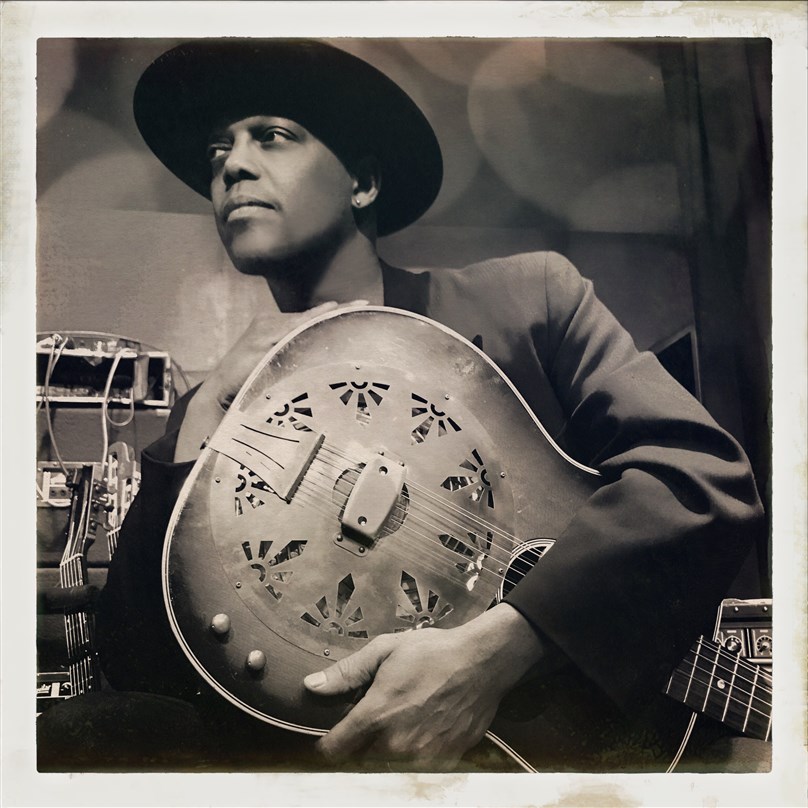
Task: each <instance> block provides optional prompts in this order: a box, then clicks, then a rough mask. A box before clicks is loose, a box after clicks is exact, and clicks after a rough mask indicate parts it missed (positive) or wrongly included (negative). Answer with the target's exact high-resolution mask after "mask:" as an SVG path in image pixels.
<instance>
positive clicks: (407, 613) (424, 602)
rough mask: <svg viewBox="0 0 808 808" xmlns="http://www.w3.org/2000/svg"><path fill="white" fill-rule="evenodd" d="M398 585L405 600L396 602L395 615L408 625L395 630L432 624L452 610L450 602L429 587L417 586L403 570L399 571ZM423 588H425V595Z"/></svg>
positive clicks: (412, 577) (408, 629)
mask: <svg viewBox="0 0 808 808" xmlns="http://www.w3.org/2000/svg"><path fill="white" fill-rule="evenodd" d="M400 586H401V591H402V592H403V593H404V595H405V596H406V600H405V601H403V602H402V601H399V603H397V604H396V617H397V618H398V619H399V620H403V621H404V622H405V623H407V624H408V625H406V626H401V627H399V628H397V629H396V632H402V631H410V630H411V629H414V628H425V627H426V626H433V625H435V624H437V623H439V622H440V621H441V620H443V618H444V617H446V616H447V615H449V614H451V613H452V611H454V607H453V606H452V604H451V603H447V602H446V601H443V600H442V599H441V596H440V595H439V594H438V593H437V592H434V591H433V590H432V589H430V588H429V587H423V588H422V587H419V585H418V582H417V581H416V579H415V577H414V576H413V575H411V574H410V573H408V572H406V571H404V570H402V572H401V584H400ZM423 589H426V593H425V596H424V594H422V592H423Z"/></svg>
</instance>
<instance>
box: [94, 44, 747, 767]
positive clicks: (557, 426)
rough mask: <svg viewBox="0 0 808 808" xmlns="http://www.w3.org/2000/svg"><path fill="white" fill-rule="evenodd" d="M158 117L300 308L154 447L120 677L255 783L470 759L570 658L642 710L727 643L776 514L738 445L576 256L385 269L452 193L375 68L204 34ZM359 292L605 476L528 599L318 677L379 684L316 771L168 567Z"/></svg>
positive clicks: (309, 48) (422, 126)
mask: <svg viewBox="0 0 808 808" xmlns="http://www.w3.org/2000/svg"><path fill="white" fill-rule="evenodd" d="M135 115H136V119H137V122H138V126H139V128H140V130H141V132H142V134H143V136H144V138H145V139H146V142H147V143H148V144H149V146H150V147H151V149H152V150H153V151H154V152H155V154H156V155H157V157H158V158H159V159H160V160H162V161H163V163H165V165H166V166H167V167H168V168H169V169H171V170H172V171H173V172H174V173H175V174H176V175H177V176H178V177H180V179H182V180H183V181H184V182H186V183H187V184H188V185H190V186H191V187H192V188H194V189H195V190H197V191H198V192H200V193H202V194H203V195H205V196H208V197H209V198H210V199H211V202H212V205H213V211H214V216H215V219H216V224H217V228H218V231H219V234H220V236H221V239H222V241H223V243H224V245H225V247H226V249H227V252H228V254H229V256H230V258H231V260H232V262H233V264H234V265H235V267H236V268H237V269H238V270H239V271H241V272H244V273H248V274H254V275H260V276H262V277H264V278H265V279H266V281H267V283H268V284H269V287H270V289H271V292H272V294H273V295H274V297H275V299H276V301H277V303H278V306H279V308H280V309H281V311H282V312H284V313H287V314H288V318H287V319H286V320H285V321H284V324H283V327H278V325H277V318H276V317H275V318H273V317H272V316H270V315H263V314H259V315H258V316H257V317H256V318H255V320H254V321H253V322H252V323H251V324H250V325H249V327H248V328H247V329H246V331H245V332H244V334H243V336H242V337H241V339H240V340H239V341H238V343H237V344H236V345H235V346H234V347H233V348H232V349H231V350H230V351H229V352H228V353H227V355H226V356H225V357H224V358H223V359H222V361H221V362H220V363H219V364H218V365H217V366H216V368H214V370H213V371H212V372H211V374H210V375H209V377H208V378H207V379H206V380H205V382H204V383H203V384H202V385H201V386H200V387H199V388H198V389H196V390H195V391H194V394H193V395H192V396H190V397H187V398H186V399H184V400H183V401H182V402H181V403H180V404H179V405H178V406H177V407H176V408H175V411H174V412H173V413H172V418H171V420H170V422H169V426H168V431H167V434H166V437H165V438H163V439H161V440H160V441H158V442H157V443H156V444H154V445H152V446H151V447H149V448H148V449H146V450H145V451H144V454H143V467H142V472H143V482H142V489H141V492H140V495H139V497H138V499H137V501H136V503H135V504H134V505H133V507H132V509H131V511H130V513H129V515H128V517H127V520H126V523H125V525H124V529H123V532H122V535H121V537H120V541H119V549H118V551H117V554H116V557H115V559H114V561H113V563H112V566H111V568H110V573H109V579H108V583H107V586H106V589H105V591H104V593H103V596H102V601H101V604H100V611H99V630H100V640H101V653H102V660H103V662H104V665H105V671H106V673H107V676H108V678H109V681H110V682H111V683H112V685H113V686H114V687H116V688H118V689H120V690H126V691H135V692H147V693H156V694H161V695H165V696H172V697H178V698H180V699H186V700H188V701H190V702H191V703H192V704H195V705H196V708H197V710H198V711H199V713H200V714H201V715H202V716H203V718H204V721H205V722H206V724H207V725H208V726H211V725H212V726H216V727H217V730H218V732H219V733H220V735H219V738H220V739H221V738H223V737H226V738H227V739H228V740H227V742H226V743H227V744H231V743H233V744H235V746H234V747H233V748H234V749H235V748H237V752H234V755H230V756H228V755H225V754H224V753H223V752H222V750H221V748H220V749H219V750H218V754H219V759H220V760H226V761H228V764H225V765H229V764H232V758H233V756H235V757H237V758H238V760H239V763H240V764H241V765H244V766H245V767H247V768H249V767H250V766H251V765H252V766H265V765H271V760H272V758H273V757H276V756H278V757H282V758H283V761H282V763H281V765H287V766H292V767H294V766H296V765H298V764H299V765H301V766H314V767H315V768H316V767H318V766H322V765H325V764H326V763H328V762H330V763H332V764H336V765H338V766H349V765H354V763H355V761H358V760H362V759H365V758H368V759H370V760H372V761H374V762H375V763H378V762H379V761H383V762H385V763H389V765H391V766H393V767H396V766H400V767H415V768H435V769H447V768H451V767H452V766H454V765H455V764H456V763H457V761H458V760H459V758H460V756H461V755H462V754H463V753H464V752H465V751H466V750H467V749H468V748H470V747H471V746H473V745H474V744H475V743H476V742H477V741H478V740H479V739H480V738H481V737H482V735H483V733H484V732H485V730H486V729H487V727H488V726H489V724H490V722H491V720H492V718H493V716H494V714H495V712H496V711H497V708H498V706H499V705H500V702H501V700H502V699H503V698H504V697H505V696H506V694H507V693H508V692H509V691H511V690H512V688H513V687H514V686H516V685H517V684H519V683H520V682H524V681H526V680H527V681H528V687H531V686H532V687H533V688H534V689H535V690H538V689H540V688H541V687H542V683H543V682H546V681H548V680H549V678H550V677H551V676H552V675H553V672H554V671H556V670H557V667H558V665H559V663H561V664H563V665H564V666H565V667H568V668H571V669H572V670H573V671H574V672H575V675H576V676H578V677H580V679H581V680H582V681H585V682H586V683H587V684H588V685H589V686H591V688H592V690H593V691H596V692H597V693H599V694H600V696H601V697H602V700H603V702H604V703H611V704H616V705H618V706H619V707H621V708H626V709H630V708H632V707H633V706H636V705H642V704H643V703H644V702H645V701H646V700H647V698H648V695H649V694H650V693H651V692H656V691H658V690H659V689H660V687H661V686H662V685H663V684H664V681H665V679H666V678H667V676H668V675H669V673H670V671H671V669H672V668H673V667H674V666H675V664H676V663H677V662H678V661H679V659H681V657H682V656H683V655H684V653H685V651H686V650H687V648H688V647H689V645H690V644H691V642H692V640H693V639H694V638H695V636H697V635H698V634H699V633H700V632H702V631H705V630H709V626H710V622H711V619H712V615H713V614H714V609H715V606H716V604H717V602H718V601H719V600H720V598H721V597H722V595H723V594H724V592H725V590H726V588H727V586H728V585H729V582H730V581H731V580H732V577H733V574H734V572H735V571H736V570H737V567H738V566H739V564H740V562H741V560H742V559H743V557H744V556H745V554H746V553H747V552H748V549H749V537H750V535H751V531H752V529H753V527H754V524H755V522H756V520H757V519H758V518H759V515H760V503H759V500H758V496H757V493H756V490H755V486H754V482H753V480H752V477H751V473H750V470H749V467H748V463H747V461H746V458H745V457H744V455H743V452H742V451H741V449H740V448H739V447H738V446H737V444H736V443H735V442H734V441H733V439H732V438H731V437H730V436H729V435H727V434H726V433H725V432H723V431H722V430H721V429H720V428H719V427H718V426H717V425H716V424H715V423H714V421H713V420H712V419H711V418H710V416H709V415H708V414H707V413H706V412H705V411H704V410H703V409H702V408H701V407H700V405H699V404H698V403H697V402H696V401H695V400H693V399H692V398H691V397H690V396H689V395H688V394H687V393H685V391H683V390H682V389H681V388H680V387H679V386H678V385H677V384H676V383H675V382H673V380H672V379H670V377H668V376H667V375H666V374H665V372H664V371H663V370H662V369H661V367H660V366H659V365H658V363H657V362H656V360H655V359H654V358H653V357H652V356H650V355H648V354H640V353H638V352H637V351H636V349H635V347H634V345H633V343H632V341H631V339H630V337H629V336H628V335H627V333H626V332H625V331H624V330H623V329H622V328H621V327H620V326H619V325H618V324H617V322H616V321H615V320H614V318H613V317H612V316H611V315H610V314H609V313H608V311H606V309H605V308H604V307H603V306H602V305H601V304H600V302H599V301H598V300H597V299H596V297H595V296H594V293H593V291H592V287H591V284H589V283H588V282H586V281H584V280H583V279H582V278H581V277H580V276H579V275H578V273H577V272H576V270H575V269H574V268H573V267H572V266H571V265H570V264H569V263H568V262H567V261H565V260H564V259H563V258H561V257H560V256H558V255H553V254H530V255H520V256H513V257H511V258H507V259H496V260H490V261H486V262H483V263H482V264H479V265H476V266H473V267H468V268H466V269H464V270H451V271H450V270H446V271H433V272H430V273H421V274H414V273H410V272H407V271H405V270H401V269H396V268H393V267H390V266H388V265H386V264H385V263H384V262H382V261H381V260H380V258H379V257H378V255H377V253H376V246H375V242H376V238H377V236H379V235H386V234H388V233H391V232H395V231H396V230H398V229H401V228H402V227H405V226H406V225H408V224H410V223H412V222H413V221H415V219H417V218H418V217H419V216H420V215H421V214H422V213H423V212H424V211H425V210H426V209H427V208H428V207H429V205H430V204H431V202H432V201H433V200H434V198H435V196H436V195H437V192H438V189H439V187H440V182H441V172H442V168H441V155H440V149H439V146H438V144H437V141H436V139H435V136H434V134H433V133H432V130H431V127H430V126H429V124H428V122H427V121H426V119H425V118H424V116H423V115H422V113H421V112H420V111H419V110H418V109H417V107H416V106H415V105H414V104H413V102H412V101H411V100H410V99H409V98H408V97H407V96H406V95H405V94H404V93H403V91H402V90H401V89H400V88H399V87H397V86H396V85H395V84H394V83H392V82H391V81H390V80H389V79H387V78H386V77H385V76H383V75H382V74H380V73H379V72H378V71H376V70H375V69H374V68H372V67H370V66H369V65H367V64H365V63H364V62H362V61H360V60H358V59H356V58H354V57H352V56H349V55H348V54H346V53H344V52H342V51H340V50H338V49H336V48H332V47H330V46H326V45H323V44H318V43H307V42H305V43H304V42H282V41H274V42H273V41H260V40H257V41H247V42H245V41H241V42H239V41H213V42H195V43H190V44H188V45H184V46H181V47H179V48H176V49H174V50H172V51H169V52H168V53H167V54H164V55H163V56H162V57H161V58H160V59H158V60H157V61H156V62H155V63H154V64H153V65H152V66H151V67H150V68H149V69H148V70H147V71H146V72H145V73H144V75H143V77H142V78H141V81H140V83H139V85H138V88H137V91H136V94H135ZM357 300H359V301H367V302H369V303H371V304H375V305H388V306H394V307H397V308H402V309H407V310H410V311H413V312H416V313H419V314H423V315H426V316H428V317H430V318H432V319H434V320H437V321H439V322H441V323H443V324H445V325H447V326H449V327H451V328H453V329H455V330H456V331H458V332H460V333H461V334H463V335H464V336H466V337H467V338H468V339H474V340H475V342H477V344H478V345H481V346H482V347H483V349H484V350H485V352H486V353H487V354H488V355H489V356H490V357H491V358H492V359H493V360H494V361H495V362H496V363H497V364H498V365H499V366H500V367H501V368H502V369H503V370H504V372H505V373H506V374H507V375H508V377H509V378H510V379H511V381H512V382H513V383H514V384H515V385H516V386H517V388H518V389H519V391H520V393H521V394H522V395H523V397H524V398H525V400H526V401H527V402H528V404H529V405H530V406H531V407H532V408H533V409H534V411H535V412H536V413H537V415H538V417H539V418H540V419H541V420H542V422H543V423H544V424H545V426H547V427H548V429H549V430H550V432H551V433H552V434H553V436H554V437H555V438H556V439H557V440H558V441H559V442H560V443H561V444H562V445H563V446H564V447H565V448H566V449H567V450H568V451H569V452H570V453H571V454H572V455H573V456H575V457H576V459H577V460H579V461H580V462H583V463H587V464H589V465H592V466H595V467H596V468H597V469H598V470H599V471H600V472H601V474H602V475H603V482H604V484H603V486H602V487H601V489H600V490H599V491H598V492H597V493H596V494H594V495H593V496H592V498H591V500H590V501H589V502H588V503H587V504H586V506H585V507H584V508H582V509H581V511H580V512H579V513H578V514H577V515H576V516H575V517H574V519H573V520H572V522H571V523H570V525H569V526H568V528H567V530H566V531H565V533H564V535H563V536H561V537H559V541H558V542H557V543H556V546H555V547H554V548H553V551H552V553H549V554H548V555H547V558H546V559H544V560H543V561H542V563H541V564H540V565H538V566H537V567H536V568H535V569H534V570H532V571H531V573H530V574H528V575H527V576H526V577H525V579H524V580H523V581H522V582H521V583H520V584H519V585H517V586H516V587H515V588H514V590H513V591H512V592H511V593H510V595H509V596H508V597H507V598H506V600H505V602H503V603H501V604H499V605H497V606H496V607H494V608H492V609H490V610H488V611H486V612H485V613H484V614H482V615H481V616H480V617H478V618H476V619H474V620H472V621H470V622H468V623H466V624H465V625H463V626H460V627H458V628H453V629H447V630H439V629H428V630H424V631H412V632H406V633H402V634H395V635H384V636H381V637H379V638H376V639H374V640H373V641H371V642H370V643H368V644H367V645H366V646H365V647H364V648H363V649H362V650H360V651H359V652H357V653H356V654H354V655H351V656H349V657H347V658H345V659H343V660H341V661H340V662H339V663H337V664H336V665H334V666H333V667H329V668H325V669H324V670H323V671H322V672H320V673H319V674H314V675H311V676H309V677H307V679H306V681H305V685H306V687H308V688H309V689H310V690H311V692H312V693H314V694H321V695H323V696H328V695H331V694H334V693H350V692H353V691H359V692H363V691H364V695H362V697H361V698H360V699H359V700H358V701H357V703H356V706H355V707H354V708H353V710H352V711H351V712H350V713H349V714H348V716H347V717H346V718H344V719H343V720H342V721H341V722H339V723H338V724H337V726H335V727H334V728H333V729H332V730H331V731H330V732H329V733H328V734H327V735H326V736H324V737H323V738H322V739H321V740H320V741H319V742H318V744H317V753H318V754H319V755H321V758H317V757H312V756H309V757H308V758H307V760H306V761H305V762H303V763H301V760H302V759H301V757H300V755H305V754H306V752H305V751H304V750H303V749H302V748H301V747H303V746H305V744H303V742H302V741H293V740H279V737H278V733H277V732H275V731H274V730H272V729H271V728H267V727H264V726H263V725H260V724H259V722H256V721H254V720H253V719H249V718H247V717H245V716H242V715H241V714H240V713H237V712H236V711H235V710H234V709H233V708H231V707H229V705H226V704H225V703H224V701H223V700H222V699H220V698H218V696H216V695H215V694H211V693H209V692H208V691H207V689H206V688H205V687H204V686H203V685H202V683H201V680H200V679H199V677H198V676H197V674H196V672H195V671H194V670H193V669H192V667H191V665H190V663H189V662H188V661H187V660H186V659H185V657H184V656H183V654H182V653H181V652H180V650H179V648H178V646H177V644H176V642H175V641H174V638H173V635H172V634H171V631H170V628H169V625H168V620H167V617H166V614H165V610H164V607H163V601H162V594H161V563H160V560H161V555H162V550H163V541H164V536H165V531H166V526H167V524H168V520H169V517H170V514H171V511H172V508H173V504H174V501H175V500H176V497H177V495H178V492H179V490H180V488H181V486H182V483H183V481H184V480H185V478H186V476H187V474H188V473H189V471H190V469H191V467H192V465H193V462H194V460H195V459H196V457H197V456H198V454H199V452H200V447H201V446H203V445H204V443H205V441H206V440H207V439H208V438H209V437H210V436H211V435H212V434H213V433H214V432H215V430H216V428H217V426H218V424H219V422H220V421H221V420H222V418H223V416H224V414H225V412H226V410H227V407H228V406H229V404H230V402H231V401H232V400H233V398H234V396H235V395H236V393H237V392H238V390H239V389H240V387H241V386H242V384H243V383H244V382H245V380H246V379H247V377H248V375H249V374H250V372H251V371H252V370H253V368H254V367H255V366H256V365H257V363H258V362H259V361H260V360H261V359H262V358H263V356H264V355H265V354H266V352H267V351H268V350H269V349H271V348H272V346H273V345H274V344H275V343H276V342H278V341H279V340H280V339H281V338H282V337H283V336H284V335H285V334H286V333H287V332H288V331H289V330H291V329H292V328H293V327H295V326H297V325H299V324H302V323H304V322H305V321H307V320H308V319H310V318H311V317H313V316H316V315H317V314H319V313H325V312H327V311H329V310H331V309H334V308H336V307H337V306H340V305H342V304H346V303H351V302H354V301H357ZM694 570H699V573H698V576H697V577H696V576H695V575H694V572H693V571H694ZM615 647H619V648H621V649H622V650H623V653H622V654H621V655H620V657H619V658H617V659H616V658H615V656H614V654H613V653H612V649H613V648H615ZM530 683H533V685H531V684H530ZM189 726H190V723H189ZM225 726H226V727H227V729H225V728H224V727H225ZM234 739H240V742H239V741H236V740H234ZM537 744H538V745H539V747H540V748H541V746H542V744H541V740H540V739H539V740H537ZM546 745H547V744H546V742H545V746H546ZM220 746H221V744H220ZM291 747H294V754H291V753H290V752H289V750H290V748H291ZM284 752H286V753H287V754H285V755H284V754H283V753H284ZM213 758H214V759H215V758H216V754H214V755H213Z"/></svg>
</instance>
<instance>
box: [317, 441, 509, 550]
mask: <svg viewBox="0 0 808 808" xmlns="http://www.w3.org/2000/svg"><path fill="white" fill-rule="evenodd" d="M324 448H328V449H329V450H330V451H331V452H332V453H333V454H335V455H337V456H338V457H340V458H342V459H343V460H345V461H346V462H349V463H351V464H353V465H355V464H356V463H355V461H351V460H350V458H348V457H347V456H346V455H344V454H342V453H340V452H339V451H338V450H336V449H334V448H333V447H331V446H328V447H325V444H324ZM321 462H322V463H323V464H324V465H330V466H331V467H332V468H334V469H341V466H340V465H338V464H335V463H334V462H331V461H328V460H326V459H325V458H322V459H321ZM407 486H408V488H410V489H411V490H413V491H416V492H418V493H419V494H422V495H423V496H424V498H425V499H427V500H429V501H431V502H435V503H437V504H438V505H439V506H440V508H441V510H442V511H443V512H444V513H446V514H447V516H445V517H444V514H443V513H441V511H436V510H433V509H431V508H428V507H427V506H426V505H423V503H419V504H420V505H421V507H422V509H423V510H424V511H428V512H429V513H431V514H433V515H434V516H436V517H438V519H447V520H451V519H452V517H453V516H454V515H455V514H456V515H457V516H458V517H461V518H463V519H464V520H465V523H463V522H459V521H452V522H451V524H452V525H453V526H454V527H457V528H459V529H460V530H462V531H464V532H467V531H468V529H469V527H468V526H469V524H470V525H471V526H472V527H473V528H476V529H477V530H478V531H481V530H482V531H485V532H490V533H491V534H492V541H491V547H496V548H497V549H503V548H501V547H499V545H498V544H497V543H496V542H495V541H494V539H496V538H506V539H509V540H510V541H511V542H513V543H514V544H515V545H519V544H522V543H523V541H522V540H521V539H519V538H518V537H516V536H514V535H513V534H511V533H509V532H507V531H505V530H503V529H501V528H499V527H498V526H496V525H494V524H492V523H490V522H487V521H486V520H484V519H482V518H481V517H478V516H476V515H475V514H472V513H471V512H469V511H467V510H465V509H464V508H462V507H460V506H458V505H456V504H454V503H452V502H451V501H449V500H447V499H445V498H444V497H441V496H439V495H436V494H434V493H433V492H431V491H430V490H429V489H428V488H425V487H423V486H420V485H418V484H417V483H415V482H411V481H407ZM410 502H412V500H410ZM396 508H399V510H400V507H399V506H396ZM425 524H428V523H425ZM441 526H442V525H441V522H438V523H437V525H430V527H436V528H437V529H440V528H441ZM455 538H457V537H455ZM506 552H507V550H506ZM489 555H490V557H491V558H492V559H493V560H494V561H496V562H497V563H500V564H505V565H507V564H508V563H509V562H510V560H511V554H510V553H508V555H507V557H506V558H502V557H498V556H497V555H496V554H492V553H489Z"/></svg>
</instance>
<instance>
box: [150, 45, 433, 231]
mask: <svg viewBox="0 0 808 808" xmlns="http://www.w3.org/2000/svg"><path fill="white" fill-rule="evenodd" d="M134 114H135V120H136V122H137V125H138V128H139V129H140V132H141V134H142V135H143V138H144V140H145V141H146V143H147V145H148V146H149V148H151V150H152V151H153V152H154V153H155V155H156V156H157V157H158V158H159V159H160V160H161V161H162V162H163V163H164V164H165V165H166V166H167V167H168V168H169V169H170V170H171V171H172V172H173V173H174V174H175V175H176V176H177V177H179V178H180V179H181V180H182V181H183V182H185V183H186V184H187V185H189V186H190V187H191V188H193V189H194V190H195V191H197V192H198V193H200V194H202V195H203V196H205V197H208V198H209V197H210V166H209V163H208V160H207V156H206V146H207V140H208V137H209V135H210V133H211V132H212V131H213V129H214V128H216V127H217V126H221V125H222V124H223V123H232V122H233V121H235V120H240V119H243V118H247V117H251V116H253V115H275V116H279V117H284V118H289V119H290V120H294V121H295V122H297V123H299V124H301V125H302V126H304V127H305V128H306V129H308V130H309V131H310V132H311V133H312V134H313V135H315V136H316V137H317V138H318V139H320V140H321V141H322V142H323V143H324V144H325V145H326V146H328V148H330V149H331V150H332V151H333V152H334V153H335V154H336V155H337V157H339V158H340V159H341V160H342V161H343V163H345V164H346V165H347V166H349V167H350V164H351V162H352V161H353V160H355V159H357V158H359V157H361V156H364V155H368V154H370V155H373V156H375V157H376V158H377V159H378V161H379V163H380V166H381V175H382V191H381V193H380V194H379V197H378V199H377V201H376V208H377V225H378V232H379V235H382V236H383V235H387V234H389V233H393V232H395V231H397V230H400V229H401V228H403V227H406V226H407V225H409V224H411V223H412V222H413V221H415V220H416V219H417V218H418V217H420V216H421V215H422V214H423V213H424V212H425V211H426V210H427V209H428V208H429V206H430V205H431V204H432V202H433V201H434V200H435V197H436V196H437V194H438V191H439V189H440V184H441V181H442V177H443V161H442V156H441V152H440V146H439V145H438V141H437V138H436V137H435V134H434V132H433V130H432V127H431V126H430V124H429V122H428V121H427V119H426V117H425V116H424V114H423V113H422V112H421V110H420V109H419V108H418V107H417V105H416V104H415V102H414V101H413V100H412V99H411V98H410V97H409V96H408V95H407V94H406V93H405V92H404V90H402V89H401V87H399V86H398V85H397V84H396V83H395V82H393V81H392V80H391V79H390V78H388V77H387V76H386V75H384V74H383V73H382V72H380V71H379V70H377V69H376V68H375V67H373V66H371V65H370V64H368V63H367V62H365V61H363V60H362V59H359V58H357V57H355V56H353V55H351V54H349V53H347V52H346V51H343V50H341V49H340V48H336V47H334V46H332V45H329V44H326V43H323V42H318V41H313V40H290V39H206V40H195V41H192V42H188V43H185V44H182V45H179V46H177V47H176V48H173V49H172V50H169V51H167V52H166V53H164V54H163V55H162V56H160V57H159V58H158V59H156V60H155V61H154V62H153V63H152V64H151V65H150V66H149V67H148V68H147V69H146V70H145V71H144V73H143V75H142V76H141V78H140V81H139V82H138V85H137V88H136V89H135V96H134Z"/></svg>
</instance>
